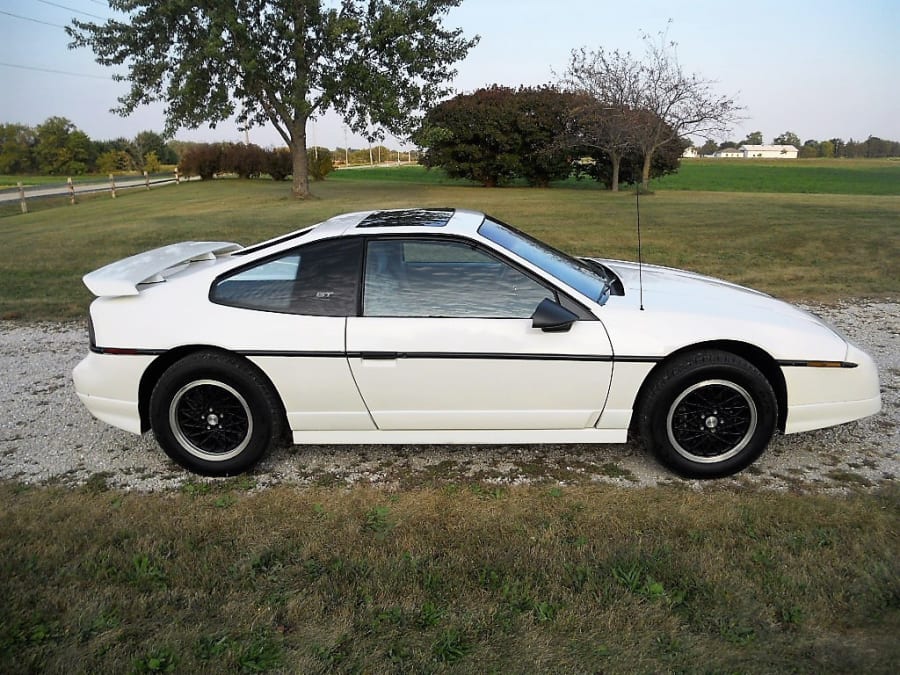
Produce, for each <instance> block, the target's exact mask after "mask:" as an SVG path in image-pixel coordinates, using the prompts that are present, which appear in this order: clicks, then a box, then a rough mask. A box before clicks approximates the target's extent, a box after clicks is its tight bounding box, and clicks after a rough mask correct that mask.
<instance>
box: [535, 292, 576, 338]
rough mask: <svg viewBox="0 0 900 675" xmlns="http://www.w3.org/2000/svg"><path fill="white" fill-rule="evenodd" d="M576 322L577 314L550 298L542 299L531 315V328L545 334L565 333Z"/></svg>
mask: <svg viewBox="0 0 900 675" xmlns="http://www.w3.org/2000/svg"><path fill="white" fill-rule="evenodd" d="M577 320H578V315H577V314H575V313H574V312H570V311H569V310H567V309H566V308H565V307H563V306H562V305H560V304H558V303H556V302H553V300H551V299H550V298H544V299H543V300H541V304H539V305H538V306H537V309H536V310H534V314H532V315H531V327H532V328H540V329H541V330H542V331H544V332H545V333H565V332H566V331H567V330H569V329H570V328H571V327H572V324H573V323H575V322H576V321H577Z"/></svg>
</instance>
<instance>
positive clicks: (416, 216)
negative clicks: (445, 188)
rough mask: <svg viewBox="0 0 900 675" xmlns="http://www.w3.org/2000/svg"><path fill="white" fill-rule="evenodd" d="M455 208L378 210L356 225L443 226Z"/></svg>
mask: <svg viewBox="0 0 900 675" xmlns="http://www.w3.org/2000/svg"><path fill="white" fill-rule="evenodd" d="M454 211H455V209H398V210H395V211H378V212H377V213H373V214H372V215H370V216H366V217H365V218H363V220H362V222H360V224H359V225H357V227H444V226H445V225H446V224H447V223H448V222H449V220H450V218H451V217H453V212H454Z"/></svg>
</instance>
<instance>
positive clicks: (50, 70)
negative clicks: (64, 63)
mask: <svg viewBox="0 0 900 675" xmlns="http://www.w3.org/2000/svg"><path fill="white" fill-rule="evenodd" d="M0 66H6V67H7V68H19V69H21V70H36V71H38V72H41V73H55V74H57V75H72V76H74V77H90V78H92V79H95V80H112V79H113V78H112V76H109V75H89V74H87V73H73V72H71V71H68V70H54V69H53V68H39V67H38V66H23V65H21V64H18V63H4V62H3V61H0Z"/></svg>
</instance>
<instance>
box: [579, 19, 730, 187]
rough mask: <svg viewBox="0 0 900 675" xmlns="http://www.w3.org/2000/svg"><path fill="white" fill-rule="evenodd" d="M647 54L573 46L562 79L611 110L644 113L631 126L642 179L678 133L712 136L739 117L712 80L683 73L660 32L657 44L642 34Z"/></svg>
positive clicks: (644, 180)
mask: <svg viewBox="0 0 900 675" xmlns="http://www.w3.org/2000/svg"><path fill="white" fill-rule="evenodd" d="M644 45H645V49H646V52H645V55H644V59H643V60H641V61H638V60H636V59H635V58H634V57H633V56H632V55H631V53H630V52H624V53H623V52H620V51H618V50H615V51H607V50H605V49H604V48H603V47H600V48H599V49H597V50H596V51H587V50H585V49H581V50H574V51H573V52H572V56H571V59H570V61H569V66H568V69H567V71H566V73H565V75H564V76H563V83H564V84H567V85H568V86H570V87H574V88H575V89H576V90H581V91H584V92H586V93H589V94H591V95H593V96H594V97H595V98H596V99H597V101H598V102H599V103H600V104H603V105H608V106H610V107H613V108H625V109H629V110H633V111H645V112H647V113H650V114H647V115H641V116H639V117H638V118H637V119H638V120H639V122H640V123H639V124H636V125H635V126H634V128H633V129H632V138H633V140H634V143H635V145H636V146H637V147H638V148H639V149H640V151H641V154H642V156H643V166H642V171H641V182H642V184H643V186H644V188H646V187H647V186H648V183H649V180H650V168H651V166H652V164H653V155H654V153H655V152H656V151H657V150H659V148H661V147H662V146H663V145H665V144H666V143H669V142H670V141H672V140H673V139H676V138H678V137H681V136H701V137H706V138H708V137H710V136H714V135H718V134H721V133H724V132H725V131H727V130H728V128H729V126H730V124H731V123H732V122H734V121H736V120H737V113H738V112H739V110H740V108H739V107H738V106H737V105H736V104H735V102H734V101H733V100H732V99H731V98H728V97H726V96H720V95H717V94H715V93H714V92H713V89H712V85H713V82H711V81H710V80H705V79H703V78H701V77H700V76H698V75H695V74H692V75H688V74H686V73H685V72H684V71H683V70H682V67H681V64H680V63H679V62H678V57H677V54H676V52H675V43H673V42H668V41H667V40H666V35H665V34H664V33H663V34H661V35H660V39H659V42H658V43H657V42H654V41H653V40H652V39H651V38H650V36H647V35H645V36H644Z"/></svg>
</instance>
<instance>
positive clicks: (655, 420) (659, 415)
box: [640, 352, 778, 478]
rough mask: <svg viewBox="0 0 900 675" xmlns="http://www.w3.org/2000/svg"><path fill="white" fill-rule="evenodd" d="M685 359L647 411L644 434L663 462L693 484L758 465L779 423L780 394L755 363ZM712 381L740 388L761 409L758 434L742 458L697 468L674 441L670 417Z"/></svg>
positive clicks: (715, 357) (722, 357) (726, 357)
mask: <svg viewBox="0 0 900 675" xmlns="http://www.w3.org/2000/svg"><path fill="white" fill-rule="evenodd" d="M698 356H699V358H697V357H695V358H685V359H684V360H681V361H679V362H675V363H673V364H671V365H670V367H668V368H666V369H665V370H664V371H663V372H662V373H661V374H660V377H659V378H658V379H657V381H656V382H655V384H654V386H653V387H651V390H650V393H649V395H648V397H647V400H646V401H645V402H644V404H643V406H642V411H641V416H640V422H641V424H640V434H641V436H642V438H643V439H644V440H645V442H648V443H649V445H650V447H651V450H652V451H653V452H654V454H655V455H656V456H657V458H658V459H659V460H660V461H661V462H662V463H663V464H665V465H666V466H667V467H669V468H670V469H672V470H673V471H675V472H676V473H678V474H680V475H682V476H686V477H689V478H720V477H724V476H730V475H732V474H734V473H737V472H738V471H741V470H742V469H745V468H746V467H747V466H749V465H750V464H752V463H753V462H754V461H755V460H756V459H757V458H758V457H759V456H760V455H761V454H762V453H763V451H764V450H765V449H766V446H767V445H768V444H769V441H770V440H771V438H772V435H773V434H774V432H775V426H776V422H777V419H778V412H777V403H776V398H775V392H774V391H773V389H772V386H771V385H770V384H769V382H768V380H766V378H765V376H764V375H763V374H762V373H761V372H760V371H759V370H758V369H757V368H756V367H755V366H753V365H752V364H751V363H749V362H748V361H745V360H744V359H741V358H740V357H736V356H734V355H731V354H727V353H715V352H710V353H706V354H702V355H698ZM707 380H723V381H726V382H731V383H733V384H736V385H738V386H739V387H741V388H742V389H744V390H745V391H746V392H747V393H748V394H749V395H750V397H751V398H752V399H753V402H754V404H755V405H756V415H757V420H756V429H755V430H754V432H753V435H752V436H751V438H750V440H749V441H748V442H747V444H746V446H745V447H744V448H742V449H741V450H740V451H739V452H738V453H737V454H735V455H733V456H731V457H729V458H728V459H725V460H722V461H718V462H697V461H692V460H691V459H689V458H687V457H685V456H684V455H682V454H681V453H680V452H678V450H676V449H675V447H674V446H673V445H672V442H671V440H670V439H669V435H668V421H667V418H668V414H669V410H670V409H671V407H672V405H673V403H674V402H675V400H676V399H677V398H678V397H679V396H680V395H681V394H682V393H683V392H684V391H685V390H687V389H688V388H690V387H691V386H693V385H695V384H697V383H700V382H704V381H707Z"/></svg>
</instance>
